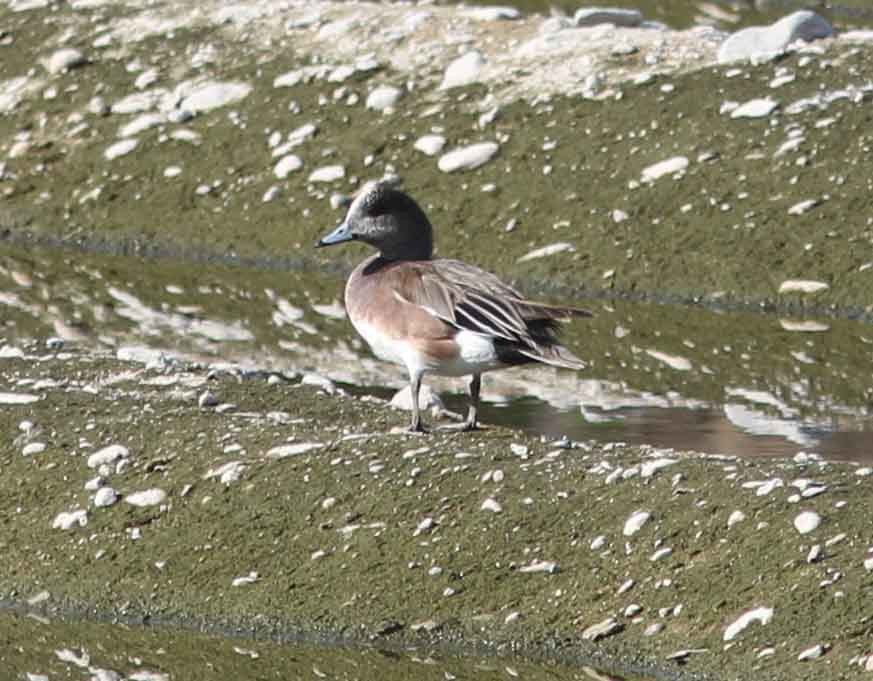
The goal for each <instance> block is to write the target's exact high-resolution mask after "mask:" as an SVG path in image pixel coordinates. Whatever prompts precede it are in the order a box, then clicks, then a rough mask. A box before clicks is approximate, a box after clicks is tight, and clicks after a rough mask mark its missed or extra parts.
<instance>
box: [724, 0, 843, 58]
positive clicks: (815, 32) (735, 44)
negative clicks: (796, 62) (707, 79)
mask: <svg viewBox="0 0 873 681" xmlns="http://www.w3.org/2000/svg"><path fill="white" fill-rule="evenodd" d="M832 33H833V27H831V25H830V24H829V23H828V22H827V21H826V20H825V19H823V18H822V17H821V16H819V15H818V14H816V13H815V12H811V11H808V10H802V11H799V12H794V13H793V14H789V15H788V16H786V17H783V18H782V19H780V20H779V21H777V22H776V23H774V24H771V25H769V26H752V27H749V28H744V29H742V30H740V31H737V32H736V33H734V34H733V35H731V36H729V37H728V39H727V40H725V41H724V42H723V43H722V45H721V47H720V48H719V50H718V61H719V62H720V63H722V64H723V63H726V62H730V61H736V60H738V59H750V58H751V59H753V58H761V57H765V56H769V55H773V54H779V53H781V52H784V51H785V49H786V48H787V47H788V46H789V45H790V44H791V43H793V42H795V41H796V40H805V41H807V42H811V41H813V40H817V39H819V38H827V37H828V36H830V35H831V34H832Z"/></svg>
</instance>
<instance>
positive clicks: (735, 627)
mask: <svg viewBox="0 0 873 681" xmlns="http://www.w3.org/2000/svg"><path fill="white" fill-rule="evenodd" d="M771 619H773V608H764V607H761V608H755V609H754V610H749V611H748V612H745V613H743V614H742V615H740V616H739V617H738V618H737V619H736V620H735V621H734V622H733V623H732V624H730V625H729V626H728V627H727V629H725V630H724V640H725V641H733V640H734V639H735V638H736V637H737V636H739V635H740V633H741V632H742V631H743V630H744V629H745V628H746V627H748V626H749V625H750V624H751V623H752V622H760V623H761V624H762V625H764V624H767V623H769V622H770V620H771Z"/></svg>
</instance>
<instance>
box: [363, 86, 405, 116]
mask: <svg viewBox="0 0 873 681" xmlns="http://www.w3.org/2000/svg"><path fill="white" fill-rule="evenodd" d="M402 95H403V91H402V90H401V89H400V88H396V87H392V86H390V85H383V86H381V87H377V88H376V89H375V90H373V91H372V92H370V94H369V95H367V102H366V104H365V106H366V107H367V108H368V109H373V110H374V111H388V110H390V109H393V108H394V105H395V104H396V103H397V100H398V99H400V97H401V96H402Z"/></svg>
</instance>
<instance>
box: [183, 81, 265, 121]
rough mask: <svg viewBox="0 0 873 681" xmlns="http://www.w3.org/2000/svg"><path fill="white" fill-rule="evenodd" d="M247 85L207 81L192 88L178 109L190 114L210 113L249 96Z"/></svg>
mask: <svg viewBox="0 0 873 681" xmlns="http://www.w3.org/2000/svg"><path fill="white" fill-rule="evenodd" d="M251 91H252V86H251V85H249V84H248V83H238V82H228V83H223V82H218V81H207V82H205V83H201V84H199V85H197V86H196V87H194V88H193V89H192V90H191V91H190V92H188V94H187V96H185V97H184V98H183V99H182V101H181V102H180V103H179V106H178V108H179V109H183V110H186V111H190V112H192V113H195V114H196V113H200V112H203V111H211V110H212V109H217V108H219V107H222V106H227V105H228V104H234V103H236V102H238V101H240V100H242V99H244V98H245V97H247V96H248V95H249V93H250V92H251Z"/></svg>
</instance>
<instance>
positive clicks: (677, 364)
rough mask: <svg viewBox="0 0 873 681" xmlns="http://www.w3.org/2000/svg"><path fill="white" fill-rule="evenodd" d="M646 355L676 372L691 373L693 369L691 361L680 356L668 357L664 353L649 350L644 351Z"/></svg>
mask: <svg viewBox="0 0 873 681" xmlns="http://www.w3.org/2000/svg"><path fill="white" fill-rule="evenodd" d="M646 354H647V355H648V356H649V357H652V358H654V359H656V360H658V361H659V362H663V363H664V364H666V365H667V366H668V367H670V368H671V369H675V370H676V371H691V369H692V368H693V365H692V364H691V361H690V360H688V359H686V358H685V357H681V356H680V355H668V354H667V353H666V352H661V351H660V350H651V349H649V350H646Z"/></svg>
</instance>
